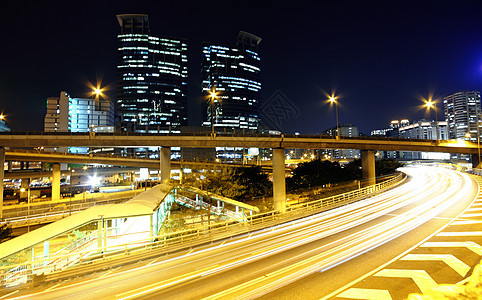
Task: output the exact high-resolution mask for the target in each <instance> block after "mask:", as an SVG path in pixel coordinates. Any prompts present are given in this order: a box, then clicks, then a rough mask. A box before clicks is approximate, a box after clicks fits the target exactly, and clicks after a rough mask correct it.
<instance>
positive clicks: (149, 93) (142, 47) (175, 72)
mask: <svg viewBox="0 0 482 300" xmlns="http://www.w3.org/2000/svg"><path fill="white" fill-rule="evenodd" d="M117 20H118V22H119V25H120V30H119V34H118V36H117V38H118V42H119V48H118V65H117V74H118V85H117V89H118V90H117V112H118V114H119V115H120V124H117V125H118V127H119V129H120V130H121V131H128V132H141V133H168V132H180V127H181V126H185V125H187V43H186V41H185V40H182V39H170V38H162V37H157V36H153V35H151V34H150V28H149V18H148V16H147V15H144V14H127V15H118V16H117Z"/></svg>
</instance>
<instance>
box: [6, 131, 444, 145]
mask: <svg viewBox="0 0 482 300" xmlns="http://www.w3.org/2000/svg"><path fill="white" fill-rule="evenodd" d="M2 135H12V136H31V135H40V136H56V135H58V136H86V137H88V136H89V133H85V132H61V133H60V132H45V131H28V132H20V131H19V132H0V136H2ZM211 135H212V134H211V132H205V131H203V132H183V133H177V132H171V133H139V132H136V133H134V132H96V133H95V136H98V137H102V136H139V137H142V136H144V137H148V136H152V137H159V136H193V137H194V136H198V137H209V136H211ZM216 136H217V137H264V138H266V137H272V138H276V137H279V138H318V139H334V138H335V137H334V136H331V135H329V134H286V133H258V132H248V131H243V130H239V131H234V132H216ZM339 138H340V139H348V140H388V141H417V142H429V143H436V140H430V139H408V138H399V137H371V136H357V137H343V136H340V137H339Z"/></svg>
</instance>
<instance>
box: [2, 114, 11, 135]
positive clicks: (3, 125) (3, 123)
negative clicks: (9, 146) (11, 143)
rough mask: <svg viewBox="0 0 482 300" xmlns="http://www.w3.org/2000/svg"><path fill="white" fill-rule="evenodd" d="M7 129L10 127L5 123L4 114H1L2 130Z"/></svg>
mask: <svg viewBox="0 0 482 300" xmlns="http://www.w3.org/2000/svg"><path fill="white" fill-rule="evenodd" d="M6 131H10V128H9V127H8V126H7V124H6V123H5V120H4V116H3V115H1V116H0V132H6Z"/></svg>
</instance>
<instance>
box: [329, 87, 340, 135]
mask: <svg viewBox="0 0 482 300" xmlns="http://www.w3.org/2000/svg"><path fill="white" fill-rule="evenodd" d="M330 102H331V103H334V104H335V111H336V139H337V140H338V139H340V129H339V127H338V101H337V100H336V98H335V97H333V96H331V98H330Z"/></svg>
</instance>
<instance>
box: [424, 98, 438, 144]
mask: <svg viewBox="0 0 482 300" xmlns="http://www.w3.org/2000/svg"><path fill="white" fill-rule="evenodd" d="M425 106H426V107H427V109H428V110H429V111H430V109H431V108H433V110H434V111H435V135H436V139H435V140H436V141H437V142H438V138H439V136H438V120H437V105H436V104H435V101H432V100H428V101H427V103H426V104H425Z"/></svg>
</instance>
